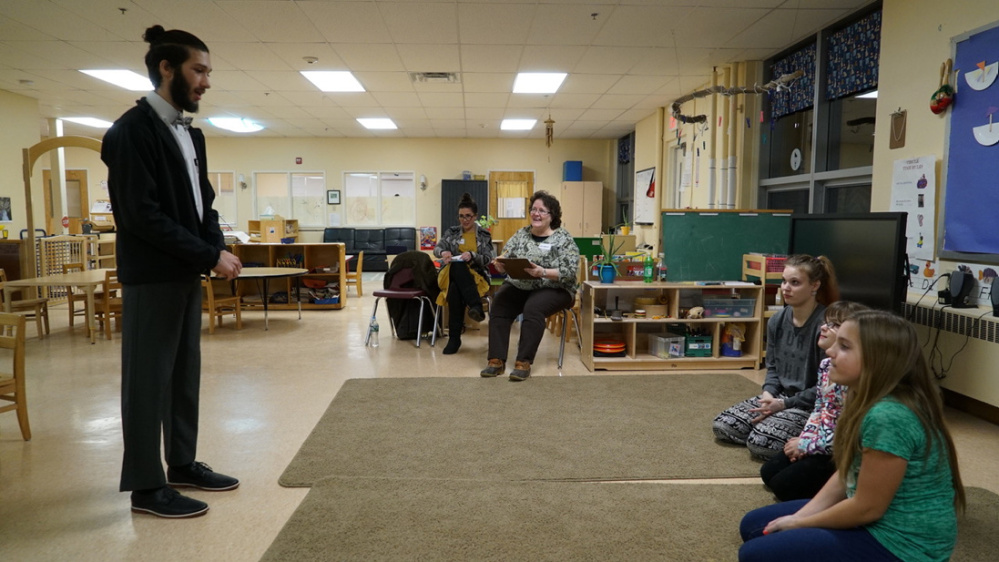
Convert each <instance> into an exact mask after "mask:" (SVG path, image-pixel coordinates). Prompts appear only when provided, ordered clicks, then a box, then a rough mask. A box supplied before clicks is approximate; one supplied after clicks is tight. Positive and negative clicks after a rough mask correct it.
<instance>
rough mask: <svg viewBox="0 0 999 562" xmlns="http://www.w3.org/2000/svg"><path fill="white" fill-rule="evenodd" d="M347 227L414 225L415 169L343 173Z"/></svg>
mask: <svg viewBox="0 0 999 562" xmlns="http://www.w3.org/2000/svg"><path fill="white" fill-rule="evenodd" d="M343 190H344V198H343V201H344V207H345V208H344V210H343V212H344V213H346V216H345V217H344V219H343V224H345V225H346V226H415V225H416V181H415V173H414V172H346V173H344V175H343Z"/></svg>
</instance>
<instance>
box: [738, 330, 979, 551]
mask: <svg viewBox="0 0 999 562" xmlns="http://www.w3.org/2000/svg"><path fill="white" fill-rule="evenodd" d="M827 355H829V357H830V359H831V362H832V367H831V369H830V371H829V379H830V380H831V381H832V382H835V383H838V384H842V385H847V386H849V387H850V391H849V393H848V395H847V399H846V406H845V408H844V409H843V414H842V415H841V417H840V420H839V423H838V425H837V427H836V443H837V447H836V448H835V451H834V458H835V461H836V474H834V475H833V476H832V478H830V479H829V482H827V483H826V485H825V486H824V487H823V488H822V490H821V491H820V492H819V493H818V495H816V496H815V498H813V499H812V500H798V501H792V502H784V503H779V504H775V505H771V506H767V507H763V508H760V509H757V510H754V511H751V512H749V513H748V514H746V516H745V517H744V518H743V520H742V524H741V526H740V532H741V533H742V538H743V540H744V541H745V543H744V544H743V545H742V548H741V549H740V550H739V560H740V561H754V560H798V559H804V558H805V557H807V558H808V559H809V560H815V561H823V560H866V561H873V560H905V561H906V562H918V561H937V560H940V561H943V560H948V559H949V558H950V555H951V552H952V551H953V550H954V544H955V542H956V540H957V516H956V511H957V509H963V508H964V487H963V486H962V484H961V475H960V472H959V470H958V466H957V453H956V451H955V449H954V441H953V439H952V438H951V436H950V432H949V431H948V429H947V426H946V424H945V423H944V420H943V404H942V402H941V399H940V394H939V389H938V388H937V385H936V381H935V380H934V378H933V376H932V374H931V373H930V370H929V367H928V366H927V363H926V359H925V358H924V357H923V354H922V350H921V349H920V347H919V342H918V340H917V338H916V332H915V330H914V329H913V327H912V325H911V324H909V323H908V322H906V321H905V320H903V319H902V318H899V317H898V316H895V315H893V314H891V313H888V312H883V311H868V312H861V313H858V314H857V315H856V316H854V317H853V318H852V319H850V320H847V321H846V322H844V323H843V325H842V326H840V329H839V333H838V334H837V339H836V343H835V344H833V346H832V347H831V348H830V349H829V350H828V351H827Z"/></svg>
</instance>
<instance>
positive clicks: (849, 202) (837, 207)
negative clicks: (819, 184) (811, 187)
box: [825, 184, 871, 214]
mask: <svg viewBox="0 0 999 562" xmlns="http://www.w3.org/2000/svg"><path fill="white" fill-rule="evenodd" d="M870 211H871V184H863V185H848V186H843V187H826V205H825V212H827V213H840V214H844V213H869V212H870Z"/></svg>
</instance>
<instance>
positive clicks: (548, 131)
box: [545, 113, 555, 162]
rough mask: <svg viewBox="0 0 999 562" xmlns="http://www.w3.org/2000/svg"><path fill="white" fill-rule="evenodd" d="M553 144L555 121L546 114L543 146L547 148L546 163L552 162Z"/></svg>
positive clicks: (550, 115)
mask: <svg viewBox="0 0 999 562" xmlns="http://www.w3.org/2000/svg"><path fill="white" fill-rule="evenodd" d="M554 142H555V121H553V120H552V114H551V113H549V114H548V119H545V146H547V147H548V161H549V162H551V161H552V144H553V143H554Z"/></svg>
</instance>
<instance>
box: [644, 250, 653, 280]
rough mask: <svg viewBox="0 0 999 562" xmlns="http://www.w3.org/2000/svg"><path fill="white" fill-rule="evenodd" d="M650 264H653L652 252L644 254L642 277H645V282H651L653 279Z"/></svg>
mask: <svg viewBox="0 0 999 562" xmlns="http://www.w3.org/2000/svg"><path fill="white" fill-rule="evenodd" d="M652 264H653V261H652V254H645V264H644V265H645V270H644V271H643V272H642V273H643V274H644V278H645V282H646V283H651V282H652V281H653V280H654V278H653V271H652Z"/></svg>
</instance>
